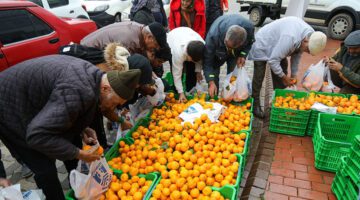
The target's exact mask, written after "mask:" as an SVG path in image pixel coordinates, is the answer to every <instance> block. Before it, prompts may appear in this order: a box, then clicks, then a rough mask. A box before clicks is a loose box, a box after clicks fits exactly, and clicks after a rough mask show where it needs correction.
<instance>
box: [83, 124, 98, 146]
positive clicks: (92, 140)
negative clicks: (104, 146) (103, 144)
mask: <svg viewBox="0 0 360 200" xmlns="http://www.w3.org/2000/svg"><path fill="white" fill-rule="evenodd" d="M83 141H84V142H85V144H89V145H94V144H96V143H97V136H96V132H95V131H94V130H93V129H91V128H89V127H87V128H85V130H84V131H83Z"/></svg>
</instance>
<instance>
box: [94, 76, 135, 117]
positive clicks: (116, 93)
mask: <svg viewBox="0 0 360 200" xmlns="http://www.w3.org/2000/svg"><path fill="white" fill-rule="evenodd" d="M139 79H140V70H129V71H126V72H120V71H117V70H113V71H109V72H107V73H106V74H104V75H103V77H102V79H101V83H100V105H99V107H100V110H101V112H102V113H109V112H113V111H115V108H116V107H118V106H121V105H123V104H124V103H125V102H126V101H127V100H129V99H131V98H132V97H133V95H134V92H135V88H136V86H137V85H138V82H139Z"/></svg>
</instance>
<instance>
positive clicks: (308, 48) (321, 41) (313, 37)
mask: <svg viewBox="0 0 360 200" xmlns="http://www.w3.org/2000/svg"><path fill="white" fill-rule="evenodd" d="M326 40H327V37H326V35H325V34H324V33H322V32H320V31H315V32H312V33H310V34H309V35H307V36H306V37H305V38H304V39H303V40H302V41H301V45H300V51H302V52H306V53H309V54H311V55H313V56H315V55H318V54H319V53H321V52H322V51H323V50H324V49H325V46H326Z"/></svg>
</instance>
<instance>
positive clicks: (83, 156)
mask: <svg viewBox="0 0 360 200" xmlns="http://www.w3.org/2000/svg"><path fill="white" fill-rule="evenodd" d="M76 158H77V159H78V160H82V161H85V162H87V163H90V162H93V161H95V160H99V159H100V155H98V154H97V153H90V152H88V151H85V150H80V151H79V155H78V156H77V157H76Z"/></svg>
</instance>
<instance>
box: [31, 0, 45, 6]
mask: <svg viewBox="0 0 360 200" xmlns="http://www.w3.org/2000/svg"><path fill="white" fill-rule="evenodd" d="M29 1H31V2H33V3H35V4H37V5H39V6H41V7H44V6H43V3H42V1H41V0H29Z"/></svg>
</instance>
